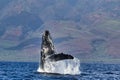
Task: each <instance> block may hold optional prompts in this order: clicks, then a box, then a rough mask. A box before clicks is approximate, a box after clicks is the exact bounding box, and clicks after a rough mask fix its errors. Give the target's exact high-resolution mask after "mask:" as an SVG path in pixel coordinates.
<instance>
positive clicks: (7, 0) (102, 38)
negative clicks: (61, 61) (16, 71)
mask: <svg viewBox="0 0 120 80" xmlns="http://www.w3.org/2000/svg"><path fill="white" fill-rule="evenodd" d="M44 30H49V31H50V32H51V35H52V37H53V40H54V44H55V47H56V50H57V51H58V52H61V51H63V52H64V53H67V54H72V55H73V56H75V57H77V58H79V59H80V60H81V61H82V62H96V61H100V62H103V63H120V60H119V58H120V0H0V61H22V62H23V61H24V62H38V61H39V52H40V46H41V45H40V44H41V43H40V42H41V35H42V33H43V32H44Z"/></svg>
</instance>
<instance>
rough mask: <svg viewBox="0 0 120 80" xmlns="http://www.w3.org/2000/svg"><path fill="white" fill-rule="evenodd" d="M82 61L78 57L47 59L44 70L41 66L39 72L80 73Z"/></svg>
mask: <svg viewBox="0 0 120 80" xmlns="http://www.w3.org/2000/svg"><path fill="white" fill-rule="evenodd" d="M79 68H80V61H79V60H78V59H77V58H74V59H73V60H72V59H68V60H61V61H56V62H50V61H49V60H47V61H46V62H45V65H44V70H42V69H41V68H40V67H39V68H38V70H37V71H38V72H46V73H59V74H73V75H74V74H80V69H79Z"/></svg>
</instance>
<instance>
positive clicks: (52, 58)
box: [49, 53, 74, 61]
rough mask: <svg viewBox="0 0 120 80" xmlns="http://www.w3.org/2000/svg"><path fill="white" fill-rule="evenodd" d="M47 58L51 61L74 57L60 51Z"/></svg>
mask: <svg viewBox="0 0 120 80" xmlns="http://www.w3.org/2000/svg"><path fill="white" fill-rule="evenodd" d="M49 59H50V60H51V61H59V60H65V59H74V57H73V56H71V55H68V54H63V53H60V54H54V55H51V56H50V57H49Z"/></svg>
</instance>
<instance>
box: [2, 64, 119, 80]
mask: <svg viewBox="0 0 120 80" xmlns="http://www.w3.org/2000/svg"><path fill="white" fill-rule="evenodd" d="M80 65H81V66H80V71H81V74H79V75H70V74H69V75H63V74H50V73H39V72H37V69H38V66H39V64H38V63H31V62H0V80H120V64H101V63H99V64H98V63H94V64H87V63H82V64H80Z"/></svg>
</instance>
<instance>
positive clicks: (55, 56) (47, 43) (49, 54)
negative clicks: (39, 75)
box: [40, 30, 74, 70]
mask: <svg viewBox="0 0 120 80" xmlns="http://www.w3.org/2000/svg"><path fill="white" fill-rule="evenodd" d="M40 54H41V58H40V66H41V69H43V70H44V64H45V62H46V60H49V61H51V62H52V61H54V62H55V61H60V60H65V59H74V57H73V56H72V55H69V54H64V53H57V52H56V51H55V47H54V44H53V41H52V37H51V35H50V32H49V31H48V30H46V31H45V32H44V33H43V35H42V43H41V52H40Z"/></svg>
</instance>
